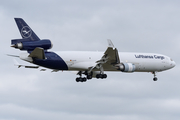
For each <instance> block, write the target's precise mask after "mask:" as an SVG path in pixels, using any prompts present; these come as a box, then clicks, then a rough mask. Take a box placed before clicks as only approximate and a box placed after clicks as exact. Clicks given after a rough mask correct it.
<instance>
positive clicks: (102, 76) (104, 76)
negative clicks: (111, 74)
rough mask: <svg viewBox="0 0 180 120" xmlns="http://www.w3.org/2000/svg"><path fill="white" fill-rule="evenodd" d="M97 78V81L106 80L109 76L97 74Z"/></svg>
mask: <svg viewBox="0 0 180 120" xmlns="http://www.w3.org/2000/svg"><path fill="white" fill-rule="evenodd" d="M96 78H97V79H99V78H101V79H104V78H107V75H106V74H97V75H96Z"/></svg>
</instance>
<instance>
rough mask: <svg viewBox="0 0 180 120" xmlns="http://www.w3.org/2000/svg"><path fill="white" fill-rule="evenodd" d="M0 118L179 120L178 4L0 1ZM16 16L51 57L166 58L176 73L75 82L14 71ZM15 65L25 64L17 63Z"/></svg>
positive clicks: (61, 75) (173, 0) (162, 0)
mask: <svg viewBox="0 0 180 120" xmlns="http://www.w3.org/2000/svg"><path fill="white" fill-rule="evenodd" d="M0 3H1V4H0V39H1V50H0V54H1V59H0V63H1V69H0V120H102V119H103V120H170V119H171V120H179V119H180V92H179V91H180V87H179V86H180V79H179V78H180V77H179V76H180V74H179V72H180V67H179V65H180V64H179V61H180V7H179V5H180V1H179V0H158V1H157V0H89V1H87V0H66V1H64V0H36V1H32V0H31V1H30V0H29V1H27V0H14V1H8V0H0ZM14 17H20V18H23V19H24V20H25V21H26V22H27V23H28V24H29V25H30V27H31V28H32V29H33V30H34V31H35V32H36V34H37V35H38V36H39V37H40V38H41V39H44V38H48V39H51V41H52V42H53V45H54V46H53V48H52V49H51V51H84V50H85V51H97V50H98V51H105V50H106V48H107V39H111V40H112V41H113V43H114V45H115V47H116V48H117V49H118V50H119V51H120V52H152V53H160V54H164V55H167V56H170V57H171V58H172V59H173V60H174V61H175V62H176V67H175V68H173V69H171V70H168V71H164V72H161V73H158V76H157V77H158V81H157V82H154V81H153V80H152V79H153V75H152V74H151V73H121V72H115V73H112V72H106V73H107V74H108V78H107V79H105V80H96V79H92V80H91V81H88V82H86V83H76V82H75V78H76V77H77V76H76V75H75V74H73V73H69V72H57V73H51V71H45V72H41V71H39V70H32V69H25V68H17V67H16V66H14V63H13V58H11V57H8V56H6V54H15V55H19V53H20V52H21V51H20V50H17V49H13V48H11V47H10V42H11V39H17V38H21V36H20V33H19V31H18V29H17V26H16V24H15V21H14ZM17 61H18V62H20V63H23V64H26V63H24V62H22V61H21V60H19V59H17Z"/></svg>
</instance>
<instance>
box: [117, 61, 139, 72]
mask: <svg viewBox="0 0 180 120" xmlns="http://www.w3.org/2000/svg"><path fill="white" fill-rule="evenodd" d="M116 67H117V70H120V71H122V72H134V71H135V70H136V66H135V65H134V64H132V63H120V64H117V65H116Z"/></svg>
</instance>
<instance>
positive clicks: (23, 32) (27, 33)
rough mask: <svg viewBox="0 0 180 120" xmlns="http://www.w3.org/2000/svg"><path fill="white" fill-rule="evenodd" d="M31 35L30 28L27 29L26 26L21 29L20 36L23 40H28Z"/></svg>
mask: <svg viewBox="0 0 180 120" xmlns="http://www.w3.org/2000/svg"><path fill="white" fill-rule="evenodd" d="M31 34H32V30H31V28H29V27H28V26H24V27H23V28H22V29H21V35H22V36H23V37H24V38H29V37H31Z"/></svg>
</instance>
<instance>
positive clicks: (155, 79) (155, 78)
mask: <svg viewBox="0 0 180 120" xmlns="http://www.w3.org/2000/svg"><path fill="white" fill-rule="evenodd" d="M152 74H154V78H153V80H154V81H157V80H158V78H157V77H156V72H152Z"/></svg>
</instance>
